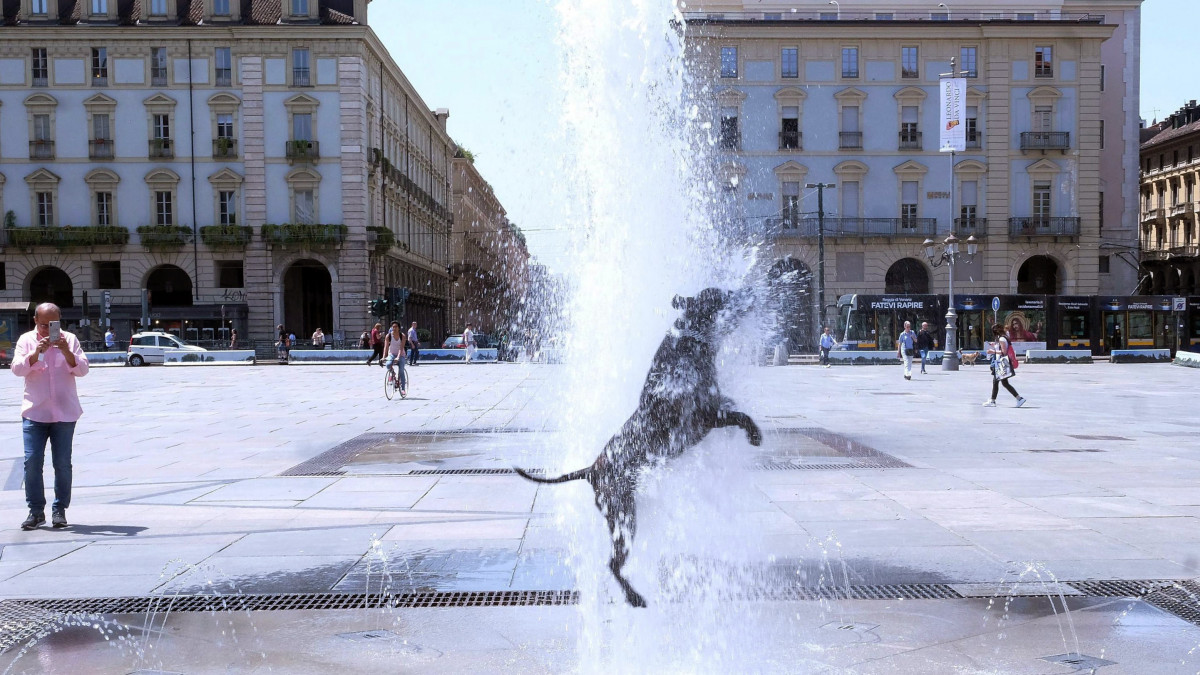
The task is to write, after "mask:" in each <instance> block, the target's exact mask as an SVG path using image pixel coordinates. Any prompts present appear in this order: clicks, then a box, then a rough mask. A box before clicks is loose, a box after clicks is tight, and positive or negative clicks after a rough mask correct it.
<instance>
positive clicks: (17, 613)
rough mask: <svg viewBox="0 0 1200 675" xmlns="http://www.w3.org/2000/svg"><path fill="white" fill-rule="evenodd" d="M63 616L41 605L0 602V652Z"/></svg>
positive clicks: (40, 630)
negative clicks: (32, 605)
mask: <svg viewBox="0 0 1200 675" xmlns="http://www.w3.org/2000/svg"><path fill="white" fill-rule="evenodd" d="M61 618H62V617H60V616H59V615H57V614H55V613H54V612H48V611H46V610H44V609H42V608H40V607H31V606H28V605H23V604H20V603H15V602H0V652H3V651H5V650H7V649H8V648H10V647H12V646H14V645H18V644H20V643H22V642H25V641H26V640H29V639H30V638H32V637H34V636H35V635H37V634H38V633H40V632H42V631H43V630H44V629H46V628H49V627H50V626H53V625H54V624H56V623H58V622H59V621H60V620H61Z"/></svg>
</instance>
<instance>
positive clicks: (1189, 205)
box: [1171, 202, 1196, 218]
mask: <svg viewBox="0 0 1200 675" xmlns="http://www.w3.org/2000/svg"><path fill="white" fill-rule="evenodd" d="M1195 212H1196V204H1195V203H1194V202H1180V203H1178V204H1176V205H1175V206H1172V207H1171V217H1172V218H1178V217H1180V216H1190V215H1192V214H1193V213H1195Z"/></svg>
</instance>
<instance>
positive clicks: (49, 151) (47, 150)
mask: <svg viewBox="0 0 1200 675" xmlns="http://www.w3.org/2000/svg"><path fill="white" fill-rule="evenodd" d="M29 159H54V141H46V140H35V141H29Z"/></svg>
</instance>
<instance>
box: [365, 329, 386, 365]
mask: <svg viewBox="0 0 1200 675" xmlns="http://www.w3.org/2000/svg"><path fill="white" fill-rule="evenodd" d="M382 328H383V324H381V323H377V324H375V327H374V328H372V329H371V355H370V356H368V357H367V365H368V366H369V365H371V362H372V361H374V360H375V359H379V365H380V366H382V365H383V331H382V330H381V329H382Z"/></svg>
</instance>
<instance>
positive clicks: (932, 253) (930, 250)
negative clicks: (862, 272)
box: [924, 232, 979, 370]
mask: <svg viewBox="0 0 1200 675" xmlns="http://www.w3.org/2000/svg"><path fill="white" fill-rule="evenodd" d="M924 248H925V257H926V258H928V259H929V264H930V265H932V266H933V267H935V268H936V267H941V266H942V265H945V266H946V267H947V268H949V269H948V272H949V277H950V283H949V296H950V298H949V299H950V303H949V307H948V308H947V310H946V342H945V344H944V346H943V347H942V370H958V313H957V312H955V311H954V265H955V263H957V262H958V258H959V255H960V253H959V250H958V238H957V237H955V236H954V233H953V232H951V233H950V236H948V237H946V240H945V241H944V242H942V245H941V250H938V247H937V244H936V243H934V241H933V240H932V239H926V240H925V243H924ZM978 252H979V242H977V241H976V240H975V236H974V235H971V236H970V237H967V255H966V258H967V259H966V260H965V261H964V262H970V261H971V259H973V258H974V257H975V254H976V253H978Z"/></svg>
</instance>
